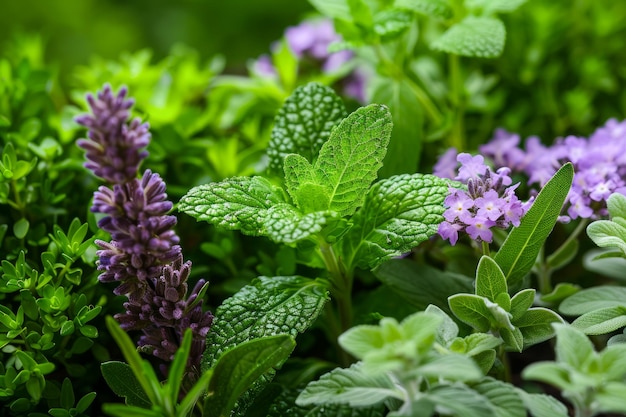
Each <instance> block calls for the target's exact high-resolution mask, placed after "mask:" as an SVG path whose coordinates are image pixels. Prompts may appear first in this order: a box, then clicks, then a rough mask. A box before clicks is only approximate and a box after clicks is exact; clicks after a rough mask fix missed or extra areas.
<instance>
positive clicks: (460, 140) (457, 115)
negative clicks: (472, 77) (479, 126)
mask: <svg viewBox="0 0 626 417" xmlns="http://www.w3.org/2000/svg"><path fill="white" fill-rule="evenodd" d="M448 66H449V73H450V90H451V94H450V99H451V102H452V108H453V109H456V111H455V112H454V125H453V127H452V132H451V135H450V143H449V144H448V145H449V146H450V147H454V148H456V150H457V151H458V152H463V151H464V150H465V148H466V143H465V126H464V118H465V91H464V89H463V79H462V77H461V68H460V67H461V65H460V59H459V56H458V55H455V54H448Z"/></svg>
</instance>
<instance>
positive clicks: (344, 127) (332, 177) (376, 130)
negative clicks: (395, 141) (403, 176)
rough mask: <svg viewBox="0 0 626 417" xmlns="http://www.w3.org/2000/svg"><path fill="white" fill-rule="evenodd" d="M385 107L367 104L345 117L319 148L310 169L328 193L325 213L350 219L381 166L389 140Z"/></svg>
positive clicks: (388, 114)
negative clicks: (327, 209) (313, 170)
mask: <svg viewBox="0 0 626 417" xmlns="http://www.w3.org/2000/svg"><path fill="white" fill-rule="evenodd" d="M391 127H392V122H391V115H390V113H389V110H388V109H387V107H385V106H382V105H379V104H371V105H369V106H367V107H361V108H359V109H357V110H356V111H355V112H354V113H352V114H350V115H349V116H348V117H346V118H345V119H344V120H343V121H342V122H341V123H340V124H339V126H337V127H336V128H335V129H333V130H332V132H331V134H330V138H329V139H328V141H327V142H326V143H324V145H323V146H322V148H321V150H320V153H319V158H318V159H317V161H316V162H315V165H314V169H315V173H316V175H317V178H318V179H319V180H320V183H321V184H322V185H324V186H326V187H328V189H329V191H330V205H329V207H328V208H329V210H332V211H336V212H337V213H339V215H340V216H345V215H351V214H352V213H354V211H355V210H356V209H357V207H359V206H361V204H363V200H364V199H365V194H366V193H367V190H368V189H369V187H370V184H371V183H372V181H374V180H375V179H376V176H377V173H378V169H379V168H380V167H381V166H382V161H383V158H384V157H385V153H386V152H387V145H388V144H389V138H390V136H391Z"/></svg>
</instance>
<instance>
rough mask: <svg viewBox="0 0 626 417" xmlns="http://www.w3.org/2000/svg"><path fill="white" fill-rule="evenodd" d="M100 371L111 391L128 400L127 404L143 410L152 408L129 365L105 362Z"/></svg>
mask: <svg viewBox="0 0 626 417" xmlns="http://www.w3.org/2000/svg"><path fill="white" fill-rule="evenodd" d="M100 371H101V372H102V376H103V377H104V380H105V381H106V382H107V384H108V385H109V387H110V388H111V390H113V392H114V393H116V394H117V395H119V396H120V397H125V398H126V400H125V401H126V404H128V405H135V406H137V407H141V408H150V407H151V406H152V403H151V402H150V400H149V399H148V397H147V396H146V393H145V392H144V390H143V388H141V384H140V383H139V381H137V378H135V375H134V374H133V371H132V369H130V366H129V365H128V364H127V363H124V362H119V361H108V362H103V363H102V364H101V365H100Z"/></svg>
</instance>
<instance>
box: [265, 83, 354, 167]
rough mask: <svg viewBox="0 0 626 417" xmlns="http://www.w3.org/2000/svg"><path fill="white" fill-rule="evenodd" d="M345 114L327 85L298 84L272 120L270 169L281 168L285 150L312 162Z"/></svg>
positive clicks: (268, 150) (336, 97)
mask: <svg viewBox="0 0 626 417" xmlns="http://www.w3.org/2000/svg"><path fill="white" fill-rule="evenodd" d="M345 115H346V110H345V107H344V105H343V102H342V101H341V99H340V98H339V96H337V94H336V93H335V92H334V90H333V89H332V88H330V87H327V86H324V85H322V84H318V83H308V84H306V85H303V86H300V87H298V88H296V89H295V90H294V92H293V93H292V94H291V95H290V96H289V97H288V98H287V100H286V101H285V103H284V104H283V106H282V107H281V109H280V110H279V112H278V114H277V115H276V119H275V121H274V128H273V130H272V136H271V139H270V143H269V145H268V148H267V154H268V156H269V158H270V163H269V164H270V169H272V170H274V171H276V172H280V171H282V169H283V161H284V159H285V156H287V155H288V154H298V155H301V156H302V157H303V158H304V159H305V160H307V161H308V162H309V163H314V162H315V160H316V159H317V156H318V153H319V151H320V149H321V147H322V145H323V144H324V143H325V142H326V141H327V140H328V138H329V136H330V131H331V129H332V128H333V127H334V126H335V125H337V124H338V123H339V122H340V121H341V120H342V119H343V118H344V117H345Z"/></svg>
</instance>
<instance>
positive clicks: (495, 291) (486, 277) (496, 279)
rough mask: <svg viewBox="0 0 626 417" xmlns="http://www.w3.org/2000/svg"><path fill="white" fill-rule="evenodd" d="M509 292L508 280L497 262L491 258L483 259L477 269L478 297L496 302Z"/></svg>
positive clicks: (485, 257)
mask: <svg viewBox="0 0 626 417" xmlns="http://www.w3.org/2000/svg"><path fill="white" fill-rule="evenodd" d="M507 291H508V288H507V286H506V278H505V277H504V274H503V273H502V270H501V269H500V267H499V266H498V264H497V263H496V261H494V260H493V258H490V257H489V256H483V257H481V258H480V261H479V262H478V268H477V269H476V295H480V296H481V297H486V298H488V299H489V300H491V301H495V300H496V297H497V296H498V295H500V294H502V293H506V292H507Z"/></svg>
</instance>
